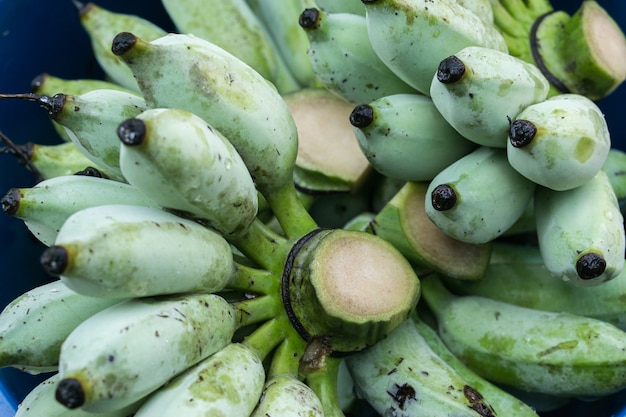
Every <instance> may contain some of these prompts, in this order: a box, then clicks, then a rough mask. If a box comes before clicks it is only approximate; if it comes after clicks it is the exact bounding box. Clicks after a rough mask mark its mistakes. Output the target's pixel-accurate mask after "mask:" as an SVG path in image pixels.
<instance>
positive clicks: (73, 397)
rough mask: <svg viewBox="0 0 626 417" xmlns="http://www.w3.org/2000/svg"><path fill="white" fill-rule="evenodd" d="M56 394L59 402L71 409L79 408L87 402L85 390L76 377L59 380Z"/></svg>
mask: <svg viewBox="0 0 626 417" xmlns="http://www.w3.org/2000/svg"><path fill="white" fill-rule="evenodd" d="M54 395H55V398H56V400H57V401H58V402H60V403H61V404H63V405H64V406H66V407H67V408H70V409H74V408H78V407H80V406H82V405H83V404H84V403H85V391H84V389H83V386H82V385H81V383H80V381H79V380H77V379H75V378H66V379H62V380H61V381H59V384H58V385H57V389H56V391H55V394H54Z"/></svg>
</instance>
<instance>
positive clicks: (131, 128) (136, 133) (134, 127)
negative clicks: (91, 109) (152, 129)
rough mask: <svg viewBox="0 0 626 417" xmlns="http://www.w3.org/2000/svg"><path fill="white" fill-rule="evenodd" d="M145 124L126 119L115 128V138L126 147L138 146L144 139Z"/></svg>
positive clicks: (141, 121) (138, 120) (133, 119)
mask: <svg viewBox="0 0 626 417" xmlns="http://www.w3.org/2000/svg"><path fill="white" fill-rule="evenodd" d="M146 130H147V129H146V124H145V123H144V121H143V120H141V119H135V118H132V119H127V120H125V121H123V122H122V123H121V124H120V125H119V127H118V128H117V136H118V137H119V138H120V140H121V141H122V143H123V144H124V145H127V146H139V145H141V144H142V143H143V141H144V139H145V138H146Z"/></svg>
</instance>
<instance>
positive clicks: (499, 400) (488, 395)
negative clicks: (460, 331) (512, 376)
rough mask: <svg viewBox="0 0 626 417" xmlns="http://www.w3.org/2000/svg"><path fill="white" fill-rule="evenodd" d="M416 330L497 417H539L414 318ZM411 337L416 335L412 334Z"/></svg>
mask: <svg viewBox="0 0 626 417" xmlns="http://www.w3.org/2000/svg"><path fill="white" fill-rule="evenodd" d="M413 321H414V323H415V329H416V330H417V333H419V336H421V337H422V338H423V339H424V341H425V342H426V343H427V344H428V346H429V347H430V348H431V349H432V350H433V352H434V353H435V354H436V355H437V356H439V357H440V358H441V359H442V360H443V361H444V362H446V364H448V365H450V367H452V368H453V369H454V370H455V371H456V372H457V373H458V374H459V375H461V377H463V378H464V379H465V380H466V381H467V382H468V384H469V385H471V386H472V387H473V388H474V389H476V390H478V391H479V392H480V394H481V395H482V396H483V397H484V398H485V400H486V401H487V403H489V405H490V406H491V407H492V408H493V411H494V412H495V415H496V416H515V417H537V413H536V412H535V411H534V410H533V409H532V408H531V407H529V406H528V405H526V404H525V403H524V402H522V401H520V400H519V399H518V398H516V397H515V396H513V395H511V394H509V393H507V392H506V391H504V390H502V389H501V388H499V387H497V386H496V385H494V384H492V383H491V382H489V381H487V380H486V379H484V378H482V377H481V376H479V375H478V374H477V373H475V372H474V371H472V370H471V369H470V368H468V367H467V366H466V365H465V364H464V363H463V362H461V361H460V360H459V359H458V358H457V357H456V356H454V354H453V353H452V352H450V350H449V349H448V348H447V347H446V345H445V343H443V341H442V340H441V338H440V337H439V335H438V334H437V331H436V330H435V329H433V328H432V327H430V326H429V325H427V324H426V323H424V322H423V321H421V320H420V319H419V318H418V317H417V315H414V316H413ZM410 334H411V335H415V334H416V333H413V332H411V333H410Z"/></svg>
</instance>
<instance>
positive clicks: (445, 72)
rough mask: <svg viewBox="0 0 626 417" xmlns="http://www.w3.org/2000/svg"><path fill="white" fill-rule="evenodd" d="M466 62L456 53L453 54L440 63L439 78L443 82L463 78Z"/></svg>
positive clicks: (447, 82) (451, 82)
mask: <svg viewBox="0 0 626 417" xmlns="http://www.w3.org/2000/svg"><path fill="white" fill-rule="evenodd" d="M464 74H465V64H464V63H463V61H461V60H460V59H459V58H457V57H456V56H455V55H451V56H449V57H447V58H446V59H444V60H443V61H441V62H440V63H439V67H438V68H437V80H438V81H439V82H440V83H442V84H453V83H455V82H457V81H459V80H460V79H461V78H463V75H464Z"/></svg>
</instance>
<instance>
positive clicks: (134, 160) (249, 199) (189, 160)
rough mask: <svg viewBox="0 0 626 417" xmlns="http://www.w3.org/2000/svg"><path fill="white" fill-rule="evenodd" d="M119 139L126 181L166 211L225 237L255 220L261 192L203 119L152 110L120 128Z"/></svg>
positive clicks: (174, 111)
mask: <svg viewBox="0 0 626 417" xmlns="http://www.w3.org/2000/svg"><path fill="white" fill-rule="evenodd" d="M118 135H119V139H118V142H119V140H121V141H122V146H121V150H120V167H121V169H122V172H123V174H124V177H125V178H126V179H127V180H128V182H129V183H130V184H132V185H134V186H135V187H137V188H138V189H139V190H141V191H142V192H143V193H144V194H146V195H147V196H149V197H151V198H152V199H154V201H156V202H158V203H159V204H161V205H162V206H163V207H166V208H168V209H174V210H179V211H183V212H187V213H189V214H191V215H192V216H195V217H198V218H200V219H203V220H204V221H206V222H207V223H208V224H209V225H210V226H211V227H213V228H215V229H216V230H217V231H219V232H220V233H222V234H225V235H231V234H236V233H239V232H242V231H244V230H245V229H246V228H247V227H248V226H249V224H250V223H251V222H252V221H253V220H254V218H255V216H256V214H257V211H258V197H257V190H256V189H255V187H254V183H253V182H252V178H251V177H250V174H249V172H248V170H247V169H246V166H245V164H244V162H243V160H242V159H241V157H240V156H239V154H238V153H237V151H236V150H235V148H234V147H233V146H232V145H231V143H230V142H229V141H228V139H226V138H225V137H224V136H223V135H222V134H221V133H220V132H219V131H217V130H215V129H214V128H212V127H211V126H210V125H207V123H206V122H205V121H204V120H202V119H201V118H200V117H198V116H196V115H194V114H193V113H190V112H188V111H184V110H178V109H165V108H163V109H150V110H146V111H145V112H143V113H141V114H139V115H137V117H136V118H131V119H128V120H126V121H124V122H122V123H121V124H120V126H119V128H118Z"/></svg>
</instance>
